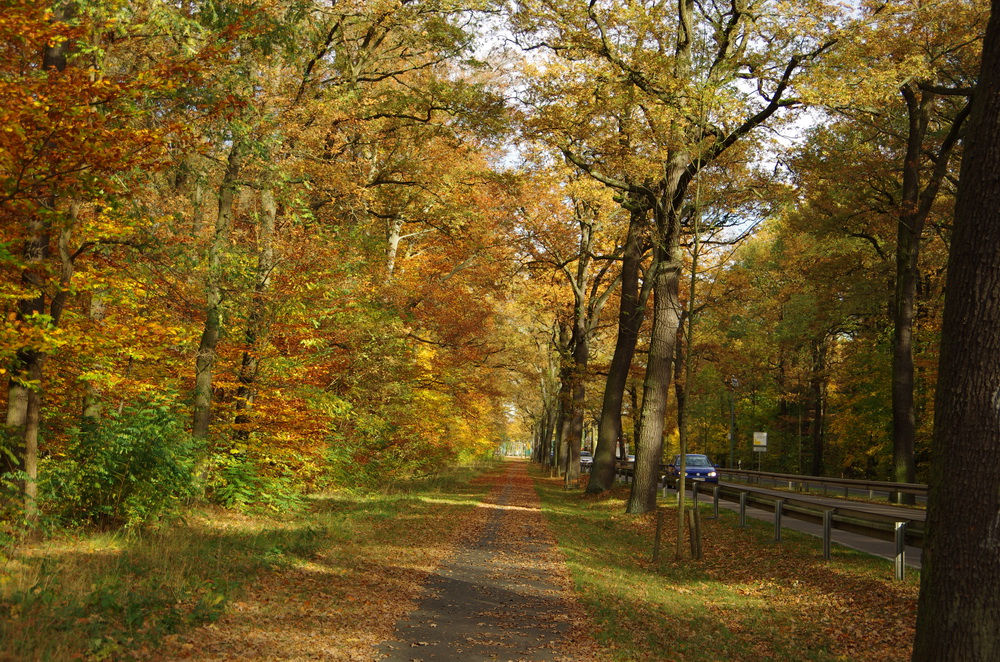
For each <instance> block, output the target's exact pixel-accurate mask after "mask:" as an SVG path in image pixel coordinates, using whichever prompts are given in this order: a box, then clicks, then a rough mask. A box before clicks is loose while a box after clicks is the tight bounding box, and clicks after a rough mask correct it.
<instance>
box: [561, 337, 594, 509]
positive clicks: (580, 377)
mask: <svg viewBox="0 0 1000 662" xmlns="http://www.w3.org/2000/svg"><path fill="white" fill-rule="evenodd" d="M580 321H581V320H579V319H578V323H577V328H576V329H575V330H574V332H573V338H574V346H573V401H572V408H571V413H572V416H571V419H570V428H569V439H568V444H567V454H566V483H565V486H566V488H567V489H568V488H571V487H576V486H577V485H578V484H579V482H580V446H581V445H582V443H583V413H584V404H585V402H584V401H585V399H586V390H587V386H586V382H585V377H586V373H587V360H588V358H589V356H590V344H589V343H588V342H587V332H586V329H585V328H584V327H583V326H582V325H581V324H580Z"/></svg>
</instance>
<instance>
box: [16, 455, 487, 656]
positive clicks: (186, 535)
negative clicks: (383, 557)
mask: <svg viewBox="0 0 1000 662" xmlns="http://www.w3.org/2000/svg"><path fill="white" fill-rule="evenodd" d="M483 469H484V467H483V466H479V467H466V468H460V469H456V470H453V471H448V472H443V473H441V474H438V475H435V476H433V477H427V478H425V479H423V480H410V481H405V482H404V481H400V482H398V483H396V484H394V485H393V486H392V489H391V490H384V491H381V492H376V493H366V494H362V493H358V492H339V493H330V494H324V495H319V496H314V497H310V498H308V499H306V501H305V504H304V505H305V507H304V508H302V509H300V510H299V511H296V512H293V513H283V514H281V515H280V518H279V517H269V516H266V515H264V514H261V513H255V514H248V513H245V512H235V511H232V510H223V509H221V508H215V507H207V508H204V509H201V510H199V511H189V512H187V513H186V515H185V517H184V518H183V519H182V520H180V521H176V522H173V523H170V524H164V525H162V526H160V527H158V528H156V529H131V530H127V531H126V530H121V531H119V532H115V533H106V532H105V533H101V532H92V533H86V532H85V531H82V530H77V531H75V532H65V533H62V534H58V535H55V536H53V537H52V538H50V539H48V540H46V541H44V542H35V543H30V544H22V545H20V546H18V547H12V546H8V547H6V548H4V549H3V550H0V660H19V661H20V660H68V659H86V660H129V659H137V658H145V657H147V656H148V655H149V654H150V651H152V650H155V649H156V647H157V645H158V644H159V643H160V642H161V641H162V640H163V639H164V638H165V637H167V636H168V635H171V634H173V633H177V632H184V631H186V630H190V629H191V628H193V627H196V626H199V625H203V624H206V623H211V622H213V621H215V620H216V619H218V618H220V616H222V615H223V614H225V613H226V611H227V609H229V606H230V605H231V604H232V603H233V601H234V600H237V599H239V597H240V596H241V595H242V594H244V592H245V590H246V588H247V586H248V585H249V584H251V583H254V582H259V581H260V580H261V578H262V577H264V576H266V575H269V574H274V573H280V572H282V571H283V570H285V569H287V568H289V567H292V566H297V565H301V564H307V563H309V562H310V561H311V560H312V559H315V558H317V557H318V556H319V555H328V556H331V557H336V558H338V559H341V561H342V562H341V563H340V565H342V566H343V567H345V568H353V567H354V566H353V564H352V563H351V556H352V554H355V553H356V551H354V550H357V549H359V545H360V546H365V545H380V544H381V545H387V544H391V545H397V546H405V545H408V544H412V543H414V542H417V541H419V539H420V537H421V536H422V535H423V534H424V533H423V532H422V531H421V529H420V528H419V527H416V528H415V527H413V526H412V524H411V522H412V520H413V519H420V518H428V517H431V516H433V517H435V518H438V519H442V518H443V519H442V521H443V522H445V524H442V526H443V527H444V528H445V530H446V529H447V527H449V526H453V524H452V522H455V521H457V518H456V517H455V516H454V514H453V513H452V514H449V512H446V511H454V512H455V513H457V512H458V511H462V510H463V509H468V508H471V507H472V505H473V504H474V503H475V502H476V501H478V500H479V499H480V498H481V497H482V488H481V487H476V486H474V485H470V479H471V478H472V477H473V476H474V475H476V474H477V473H478V472H481V471H482V470H483ZM438 493H447V495H448V499H446V500H443V499H433V498H427V497H430V496H433V495H435V494H438ZM365 571H366V570H365V569H364V568H358V569H357V572H359V573H360V572H365ZM346 579H348V580H349V577H347V578H346Z"/></svg>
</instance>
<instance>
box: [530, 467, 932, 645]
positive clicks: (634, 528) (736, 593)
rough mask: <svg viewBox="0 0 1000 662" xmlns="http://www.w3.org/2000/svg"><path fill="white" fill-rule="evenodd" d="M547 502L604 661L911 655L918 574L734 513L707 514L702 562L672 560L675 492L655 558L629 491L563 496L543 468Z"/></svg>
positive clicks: (650, 529)
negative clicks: (828, 555)
mask: <svg viewBox="0 0 1000 662" xmlns="http://www.w3.org/2000/svg"><path fill="white" fill-rule="evenodd" d="M536 479H537V480H536V486H537V488H538V491H539V494H540V496H541V498H542V503H543V509H544V511H545V513H546V515H547V518H548V522H549V524H550V526H551V528H552V531H553V534H554V535H555V537H556V539H557V540H558V543H559V547H560V549H561V550H562V551H563V553H564V554H565V556H566V560H567V562H568V564H569V567H570V571H571V573H572V576H573V579H574V582H575V586H576V589H577V590H578V592H579V595H580V597H581V599H582V601H583V602H584V604H585V606H586V607H587V608H588V610H589V611H590V613H591V615H592V618H593V632H594V635H595V637H596V638H597V639H598V641H599V642H600V643H601V644H602V645H604V646H605V648H606V650H607V656H608V659H614V660H677V661H681V660H683V661H692V662H700V661H703V662H717V661H718V660H747V661H748V662H749V661H759V660H776V661H777V660H787V661H789V662H792V661H795V662H798V661H804V660H815V661H827V660H852V661H853V660H908V659H909V654H910V643H911V641H912V634H913V622H914V619H915V609H916V595H917V589H918V585H919V577H918V573H910V577H908V579H907V580H906V581H905V582H895V581H894V580H893V578H892V574H893V569H892V564H891V563H889V562H887V561H885V560H884V559H877V558H875V557H872V556H869V555H867V554H864V553H861V552H857V551H854V550H849V549H845V548H839V547H838V548H836V549H835V551H834V554H833V559H832V560H831V561H829V562H826V561H823V559H822V550H821V541H818V540H817V539H816V538H814V537H812V536H808V535H806V534H803V533H799V532H796V531H790V530H785V531H784V532H783V534H782V538H783V540H782V541H781V542H778V543H776V542H774V541H773V533H774V531H773V526H772V525H770V524H768V523H765V522H760V521H756V520H754V521H751V523H750V526H749V527H748V528H745V529H740V528H738V527H737V526H736V524H737V516H736V515H735V514H734V513H729V512H725V511H724V512H722V513H720V519H719V520H710V519H707V516H708V515H710V514H711V509H710V508H709V507H708V506H707V505H703V506H702V530H703V549H704V559H703V560H702V561H697V562H696V561H692V560H690V559H687V560H676V558H675V540H676V535H677V534H676V507H675V504H676V498H675V497H671V498H669V499H668V500H666V501H663V502H662V503H661V505H662V506H663V507H664V517H665V526H664V535H663V539H662V543H663V547H662V548H661V561H660V563H658V564H655V565H654V564H653V563H652V561H651V556H652V547H653V533H654V530H655V516H654V515H653V514H652V513H650V514H647V515H641V516H634V515H626V514H624V510H625V499H626V497H627V488H622V487H619V488H617V489H615V490H612V491H611V492H609V493H607V494H605V495H602V496H600V497H593V496H586V495H583V494H581V493H580V492H572V491H571V492H567V491H565V490H564V489H563V488H562V485H561V483H560V482H558V481H557V480H552V479H546V478H541V477H540V475H539V474H536Z"/></svg>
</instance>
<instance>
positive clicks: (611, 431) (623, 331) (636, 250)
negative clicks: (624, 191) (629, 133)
mask: <svg viewBox="0 0 1000 662" xmlns="http://www.w3.org/2000/svg"><path fill="white" fill-rule="evenodd" d="M629 212H630V216H629V225H628V235H627V236H626V238H625V253H624V255H623V256H622V277H621V304H620V307H619V309H618V338H617V340H616V341H615V351H614V355H613V356H612V357H611V365H610V366H609V367H608V379H607V382H606V383H605V386H604V401H603V404H602V406H601V422H600V425H599V427H598V430H597V447H596V448H595V449H594V465H593V468H592V469H591V472H590V482H589V483H588V485H587V492H588V493H589V494H599V493H601V492H603V491H605V490H607V489H610V488H611V487H613V486H614V480H615V446H616V444H618V443H619V441H620V439H621V436H622V402H623V400H624V397H625V385H626V383H627V382H628V375H629V369H630V368H631V367H632V359H633V357H634V356H635V347H636V344H637V343H638V341H639V330H640V329H641V328H642V320H643V318H644V316H645V311H644V308H645V306H644V305H643V304H644V300H642V297H641V295H640V290H639V267H640V266H641V262H642V255H643V252H644V251H643V247H642V240H641V238H642V231H643V229H644V226H645V224H646V214H647V212H648V209H647V208H645V207H642V206H639V205H637V204H635V203H633V204H632V206H631V207H630V209H629Z"/></svg>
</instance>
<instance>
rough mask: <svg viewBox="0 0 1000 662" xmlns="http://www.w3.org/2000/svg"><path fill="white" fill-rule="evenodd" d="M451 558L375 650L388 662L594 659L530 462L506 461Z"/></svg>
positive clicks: (583, 620)
mask: <svg viewBox="0 0 1000 662" xmlns="http://www.w3.org/2000/svg"><path fill="white" fill-rule="evenodd" d="M480 508H481V509H482V513H481V514H480V517H478V518H477V522H476V523H475V525H474V526H472V527H470V530H469V531H467V532H466V535H465V537H464V540H463V541H462V543H461V544H460V545H459V546H458V548H457V550H456V553H455V555H454V556H453V557H452V558H451V559H449V560H448V561H446V562H445V563H444V564H443V565H442V566H441V567H440V569H439V570H438V572H437V573H435V574H434V575H433V576H432V577H431V579H430V580H429V582H428V583H427V585H426V587H425V593H424V596H423V597H422V599H421V600H420V602H419V603H418V606H417V608H416V609H415V610H414V611H413V612H411V613H410V614H409V616H408V617H407V618H406V619H405V620H402V621H400V622H398V623H397V624H396V632H395V636H394V637H393V640H392V641H387V642H384V643H383V644H381V645H380V646H379V647H378V650H379V652H380V653H381V655H380V656H377V659H381V660H386V661H388V662H439V661H440V662H443V661H445V660H447V661H449V662H453V661H455V660H461V661H462V662H480V661H495V660H509V661H514V660H517V661H519V662H520V661H530V662H535V661H542V660H554V661H581V662H582V661H586V660H594V659H597V656H596V653H595V651H596V645H595V643H594V642H593V640H592V638H591V637H590V636H589V634H587V628H586V622H585V619H584V616H583V611H582V609H581V607H580V606H579V605H578V604H577V603H576V601H575V600H574V599H573V597H572V594H571V592H570V580H569V576H568V571H567V570H566V567H565V564H564V563H563V561H562V558H561V556H560V554H559V553H558V551H557V550H556V548H555V541H554V539H553V538H552V535H551V534H550V533H549V530H548V527H547V525H546V522H545V519H544V517H543V515H542V511H541V507H540V503H539V500H538V495H537V494H536V493H535V489H534V487H533V485H532V481H531V477H530V476H529V475H528V471H527V462H524V461H508V462H507V464H506V471H505V472H503V473H502V474H498V475H497V476H496V483H495V484H494V485H493V487H492V490H491V492H490V495H489V496H488V497H487V499H486V500H484V501H483V502H482V503H481V504H480Z"/></svg>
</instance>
